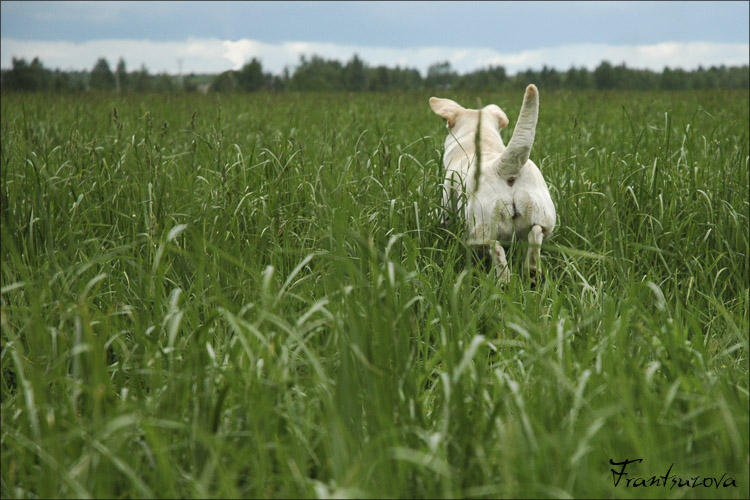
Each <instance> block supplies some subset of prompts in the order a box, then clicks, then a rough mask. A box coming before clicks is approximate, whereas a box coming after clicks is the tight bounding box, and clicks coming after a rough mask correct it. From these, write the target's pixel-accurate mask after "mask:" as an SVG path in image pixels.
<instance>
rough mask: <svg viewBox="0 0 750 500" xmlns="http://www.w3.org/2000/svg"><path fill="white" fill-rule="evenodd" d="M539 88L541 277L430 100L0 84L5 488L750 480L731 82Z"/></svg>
mask: <svg viewBox="0 0 750 500" xmlns="http://www.w3.org/2000/svg"><path fill="white" fill-rule="evenodd" d="M540 94H541V110H540V117H539V126H538V129H537V134H536V142H535V145H534V149H533V151H532V159H534V160H535V162H536V163H537V164H538V165H539V166H540V168H541V169H542V171H543V173H544V175H545V178H546V180H547V182H548V184H549V185H550V190H551V193H552V197H553V199H554V201H555V203H556V206H557V211H558V216H559V223H558V228H557V229H556V233H555V234H554V236H553V238H552V239H551V240H549V241H548V242H547V243H545V246H544V248H543V250H542V259H543V274H544V279H543V281H542V282H541V284H540V285H539V286H538V288H537V289H536V290H531V289H530V287H529V283H528V277H527V276H525V275H524V272H523V266H522V260H523V256H524V255H525V243H524V242H523V241H519V242H516V243H514V244H513V246H512V248H511V250H510V252H509V258H510V262H511V268H512V271H513V276H512V279H511V281H510V283H509V284H507V285H506V286H505V288H504V289H502V290H501V289H499V288H498V287H497V285H496V283H495V282H494V278H493V275H494V273H493V272H491V270H489V271H488V270H487V269H484V268H482V267H481V266H478V265H474V264H473V261H472V259H471V258H470V255H469V253H468V251H467V249H466V248H465V247H464V246H463V245H462V243H461V241H460V234H461V228H460V226H459V225H453V226H450V227H447V228H443V227H441V225H440V224H439V221H438V219H437V217H436V216H435V211H436V209H437V208H438V204H439V200H440V186H441V180H442V178H441V175H442V160H441V155H442V145H443V141H444V137H445V128H444V123H443V122H442V121H441V119H440V118H439V117H437V116H435V115H434V114H433V113H432V111H431V110H430V109H429V106H428V105H427V98H428V97H429V96H428V95H423V94H395V95H389V94H293V93H289V94H284V95H272V94H254V95H243V96H239V95H238V96H229V97H227V96H222V97H216V96H180V95H170V96H116V95H93V96H84V97H80V96H60V95H18V94H8V95H2V124H1V125H0V127H1V131H2V132H1V133H2V149H1V155H2V159H1V162H2V186H1V187H0V196H1V201H2V294H1V301H2V303H1V305H2V309H1V312H2V315H1V316H0V319H1V322H2V324H1V326H2V355H1V358H0V363H1V366H2V434H1V435H2V462H1V465H0V471H1V473H2V474H1V478H2V482H1V484H0V486H1V487H2V497H89V496H92V497H268V498H278V497H331V496H347V497H349V496H364V497H372V496H384V497H398V498H421V497H488V498H489V497H570V496H573V497H618V498H642V497H647V498H650V497H653V498H659V497H670V498H674V497H731V498H747V497H748V463H749V462H750V454H749V439H750V438H749V436H748V424H749V418H748V411H749V410H748V386H749V380H748V328H749V327H750V320H749V313H748V310H749V308H748V303H749V291H748V290H749V286H750V262H749V255H750V236H749V232H750V231H749V229H748V222H749V221H748V218H749V210H750V206H749V199H750V196H749V190H750V174H749V168H748V167H749V165H748V155H749V153H748V140H749V137H748V120H747V114H748V109H749V106H748V95H747V93H746V92H706V93H698V92H694V93H692V92H691V93H625V92H618V93H604V92H600V93H545V91H544V89H543V88H542V89H540ZM444 97H451V98H455V99H456V100H458V101H459V102H461V103H463V104H465V105H467V106H470V107H474V106H475V104H482V105H484V104H489V103H497V104H499V105H500V106H501V107H503V109H504V110H505V111H506V112H507V113H508V115H509V117H511V120H512V121H511V126H510V127H508V129H507V130H505V131H504V132H503V136H504V138H505V140H506V142H507V141H508V139H509V138H510V134H511V132H512V127H513V124H514V122H515V118H516V116H517V114H518V110H519V107H520V104H521V94H516V93H500V94H494V95H486V96H484V95H483V96H481V101H480V99H478V97H477V96H476V95H470V94H455V95H445V96H444ZM636 458H642V459H643V462H641V463H634V464H631V465H630V466H628V470H627V472H628V473H629V474H630V476H629V477H630V478H635V477H643V478H645V479H650V478H651V477H652V476H662V475H664V474H666V473H667V471H668V470H669V468H670V466H672V469H671V474H673V475H675V476H677V477H678V478H681V479H690V478H692V477H695V476H698V475H699V476H701V478H703V477H707V476H708V477H712V476H718V477H721V476H722V474H725V475H726V476H725V479H726V478H730V477H731V478H733V479H734V481H735V484H736V486H728V487H724V482H722V483H721V486H720V487H718V488H717V487H715V486H709V487H706V486H703V485H702V483H700V481H702V479H701V480H699V484H700V486H698V487H695V488H692V487H676V486H672V482H671V479H670V480H669V482H668V484H667V485H666V486H659V487H657V486H651V487H633V486H632V485H631V486H630V487H628V486H626V485H625V480H624V479H623V480H622V481H621V482H620V483H619V485H618V486H615V485H614V476H613V474H612V472H611V469H612V468H613V466H612V465H611V464H610V459H612V460H614V461H622V460H625V459H636Z"/></svg>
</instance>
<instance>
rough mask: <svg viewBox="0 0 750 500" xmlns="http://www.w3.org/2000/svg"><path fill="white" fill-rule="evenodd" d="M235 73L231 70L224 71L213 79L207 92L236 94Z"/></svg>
mask: <svg viewBox="0 0 750 500" xmlns="http://www.w3.org/2000/svg"><path fill="white" fill-rule="evenodd" d="M236 75H237V72H236V71H233V70H229V71H225V72H223V73H221V74H220V75H219V76H217V77H216V78H214V81H213V82H211V86H210V87H209V90H210V91H211V92H236V91H237V76H236Z"/></svg>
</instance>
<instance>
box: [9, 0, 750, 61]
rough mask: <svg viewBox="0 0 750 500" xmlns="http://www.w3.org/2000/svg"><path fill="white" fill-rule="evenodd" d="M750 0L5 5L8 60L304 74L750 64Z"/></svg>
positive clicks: (18, 3) (192, 2)
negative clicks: (347, 68) (312, 60)
mask: <svg viewBox="0 0 750 500" xmlns="http://www.w3.org/2000/svg"><path fill="white" fill-rule="evenodd" d="M749 5H750V2H748V1H742V2H740V1H734V2H709V1H706V2H700V1H691V2H672V1H670V2H591V1H585V2H487V1H483V2H470V1H460V2H459V1H439V2H426V1H419V2H394V1H388V2H339V1H336V2H312V1H310V2H287V1H277V2H199V1H188V2H130V1H128V2H109V1H107V2H57V1H55V2H33V1H22V2H19V1H5V0H3V1H2V2H1V3H0V28H1V29H0V66H2V68H10V67H11V66H12V59H13V58H14V57H16V58H25V59H26V60H27V61H31V60H32V59H33V58H34V57H39V59H40V60H41V61H42V63H43V64H44V66H45V67H47V68H51V69H56V68H59V69H61V70H90V69H91V68H92V67H93V66H94V64H95V63H96V61H97V60H98V59H99V58H100V57H104V58H106V59H107V60H108V62H109V64H110V67H112V68H113V69H114V67H115V65H116V64H117V61H118V60H119V59H120V58H122V59H123V60H124V61H125V63H126V65H127V68H128V70H131V71H132V70H135V69H138V68H140V67H141V66H142V65H144V66H145V67H146V68H147V69H148V70H149V72H151V73H161V72H167V73H170V74H178V73H180V72H182V73H184V74H188V73H220V72H222V71H226V70H230V69H239V68H241V67H242V65H243V64H244V63H246V62H249V61H250V60H251V59H253V58H257V59H259V60H260V61H261V63H262V65H263V70H264V71H266V72H270V73H274V74H280V73H282V72H283V71H284V69H285V68H287V69H289V70H290V71H293V70H294V68H295V67H296V66H297V65H298V64H299V62H300V56H302V55H305V56H307V57H308V58H309V57H310V56H312V55H319V56H321V57H323V58H325V59H336V60H339V61H341V62H342V63H346V62H347V61H349V60H350V59H351V58H352V57H353V55H354V54H357V55H358V56H359V58H360V59H362V60H363V61H364V62H365V63H366V64H367V65H369V66H373V67H374V66H378V65H386V66H389V67H396V66H399V67H402V68H416V69H418V70H419V71H420V72H421V73H422V74H423V75H424V74H426V71H427V69H428V68H429V66H430V65H432V64H434V63H438V62H443V61H448V62H450V64H451V66H452V68H453V69H454V70H456V71H458V72H459V73H467V72H471V71H475V70H478V69H481V68H486V67H489V66H497V65H501V66H504V67H505V68H506V70H507V71H508V73H510V74H515V73H516V72H518V71H524V70H526V69H537V70H538V69H541V68H542V67H543V66H544V65H546V66H548V67H552V68H555V69H558V70H560V71H566V70H567V69H569V68H570V67H572V66H575V67H586V68H588V69H589V70H593V69H594V68H595V67H596V66H598V65H599V63H601V62H602V61H603V60H606V61H608V62H610V63H611V64H615V65H617V64H621V63H625V64H626V65H627V66H628V67H630V68H638V69H651V70H654V71H662V70H663V69H664V67H670V68H673V69H674V68H678V67H679V68H683V69H686V70H692V69H696V68H697V67H698V66H703V67H710V66H714V65H716V66H718V65H722V64H724V65H727V66H735V65H743V64H748V62H749V59H750V51H749V50H748V47H750V29H749V26H750V21H748V19H749V18H750V11H749Z"/></svg>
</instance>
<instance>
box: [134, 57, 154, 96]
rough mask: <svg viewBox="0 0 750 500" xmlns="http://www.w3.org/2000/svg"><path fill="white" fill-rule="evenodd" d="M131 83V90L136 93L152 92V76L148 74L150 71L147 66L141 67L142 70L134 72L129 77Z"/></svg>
mask: <svg viewBox="0 0 750 500" xmlns="http://www.w3.org/2000/svg"><path fill="white" fill-rule="evenodd" d="M128 80H129V81H130V88H132V89H133V90H134V91H135V92H146V91H149V90H151V75H149V74H148V69H147V68H146V65H145V64H142V65H141V69H140V70H138V71H134V72H133V73H131V74H130V75H129V77H128Z"/></svg>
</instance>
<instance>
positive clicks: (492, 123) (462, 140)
mask: <svg viewBox="0 0 750 500" xmlns="http://www.w3.org/2000/svg"><path fill="white" fill-rule="evenodd" d="M430 107H432V110H433V111H435V113H437V114H438V115H440V116H442V117H443V118H445V119H446V120H447V121H448V128H449V129H450V133H449V134H448V137H446V139H445V154H444V156H443V163H444V164H445V169H446V171H445V183H444V186H443V207H444V208H445V209H446V212H447V211H448V210H450V209H451V208H452V209H453V211H456V210H457V209H458V208H462V210H461V212H460V213H463V215H464V217H465V221H466V225H467V237H468V241H467V243H469V244H471V245H482V246H486V248H487V249H488V250H490V252H491V254H492V257H493V261H494V264H495V271H496V273H497V277H498V280H499V281H500V282H503V283H504V282H507V281H508V279H509V271H508V261H507V260H506V258H505V250H504V249H503V246H502V244H501V242H505V243H506V244H507V243H508V242H510V241H511V240H512V239H513V237H514V235H515V236H517V237H521V238H522V237H525V236H527V235H528V240H529V251H528V257H527V263H528V268H529V274H530V276H531V282H532V285H536V276H537V268H538V266H539V258H540V255H539V253H540V249H539V248H540V245H541V244H542V241H544V239H545V238H548V237H549V236H550V234H552V230H553V229H554V227H555V205H554V204H553V203H552V198H551V197H550V194H549V190H548V189H547V184H546V183H545V182H544V178H543V177H542V173H541V172H540V171H539V168H538V167H537V166H536V165H535V164H534V162H532V161H531V160H529V154H530V153H531V146H532V145H533V144H534V133H535V130H536V122H537V117H538V115H539V94H538V91H537V88H536V86H534V85H529V86H528V87H526V94H525V96H524V100H523V105H522V106H521V112H520V114H519V116H518V123H517V124H516V128H515V130H514V132H513V137H512V138H511V140H510V142H509V143H508V147H507V148H506V147H505V144H503V139H502V138H501V137H500V129H502V128H503V127H505V126H506V125H507V124H508V117H507V116H506V115H505V113H504V112H503V110H502V109H500V108H499V107H497V106H496V105H494V104H490V105H488V106H485V107H483V108H482V109H479V110H476V109H465V108H464V107H462V106H461V105H459V104H458V103H456V102H455V101H452V100H450V99H440V98H437V97H431V98H430ZM462 195H463V196H462ZM461 199H463V200H464V203H463V207H459V206H458V203H459V200H461Z"/></svg>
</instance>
